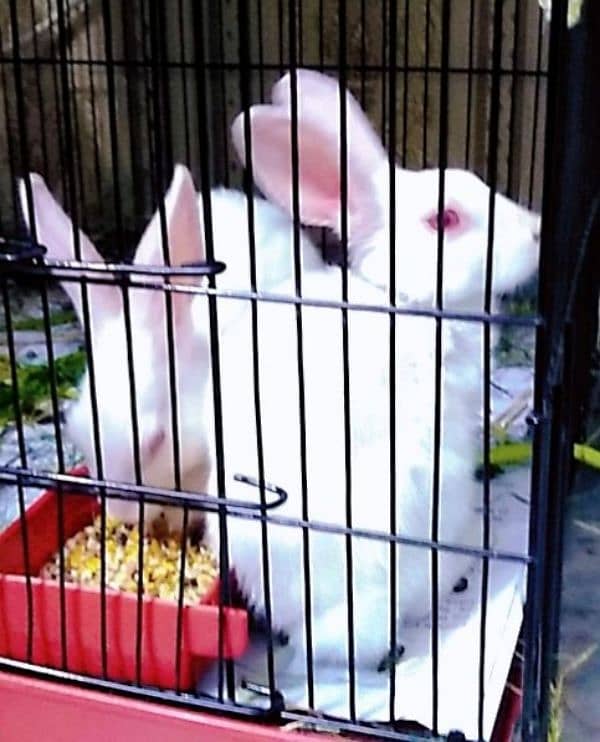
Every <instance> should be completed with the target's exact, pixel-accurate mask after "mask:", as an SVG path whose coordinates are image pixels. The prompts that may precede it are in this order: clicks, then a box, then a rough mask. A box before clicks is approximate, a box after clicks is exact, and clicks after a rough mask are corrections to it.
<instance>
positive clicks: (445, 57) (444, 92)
mask: <svg viewBox="0 0 600 742" xmlns="http://www.w3.org/2000/svg"><path fill="white" fill-rule="evenodd" d="M428 8H429V6H428ZM427 23H428V27H429V18H428V20H427ZM441 55H442V70H444V68H445V67H447V65H448V62H449V57H450V2H449V0H444V2H443V4H442V49H441ZM448 85H449V75H448V72H447V70H444V71H443V72H442V76H441V79H440V117H439V119H440V120H439V145H438V147H439V150H438V157H439V180H438V202H437V222H438V224H437V238H438V239H437V276H436V284H435V286H436V297H435V304H436V307H437V308H438V309H440V310H443V307H444V209H445V200H446V196H445V186H446V180H445V178H446V167H447V165H448ZM425 128H427V127H426V126H425ZM443 321H444V320H443V319H441V318H440V319H437V320H436V323H435V375H434V388H435V411H434V422H433V446H434V451H433V480H432V485H433V486H432V512H431V540H432V541H434V542H435V541H437V540H438V538H439V529H440V494H441V493H440V487H441V466H440V458H441V446H442V417H443V405H444V397H443V389H442V365H443V364H442V358H443V355H442V342H443V335H442V330H443V327H442V323H443ZM439 620H440V619H439V560H438V552H437V551H432V552H431V654H432V661H431V672H432V688H431V697H432V708H431V712H432V714H431V715H432V724H431V728H432V731H433V733H434V734H437V733H438V722H439V719H438V713H439Z"/></svg>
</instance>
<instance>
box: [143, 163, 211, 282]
mask: <svg viewBox="0 0 600 742" xmlns="http://www.w3.org/2000/svg"><path fill="white" fill-rule="evenodd" d="M165 220H166V231H167V239H168V243H169V244H168V255H169V262H170V264H171V265H181V264H182V263H191V262H196V261H201V260H203V259H204V257H205V255H204V239H203V230H202V223H201V220H200V212H199V209H198V201H197V194H196V190H195V188H194V183H193V180H192V176H191V174H190V172H189V171H188V169H187V168H186V167H184V166H183V165H176V166H175V171H174V173H173V179H172V180H171V184H170V186H169V190H168V191H167V194H166V196H165ZM134 262H135V263H136V264H137V265H164V262H165V261H164V246H163V230H162V227H161V218H160V212H159V211H158V210H157V211H156V213H155V214H154V216H153V217H152V220H151V221H150V223H149V224H148V226H147V228H146V231H145V232H144V234H143V236H142V239H141V240H140V244H139V246H138V248H137V251H136V254H135V260H134ZM178 281H179V282H182V281H185V279H183V278H178Z"/></svg>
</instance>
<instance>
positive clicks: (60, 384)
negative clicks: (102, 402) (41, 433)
mask: <svg viewBox="0 0 600 742" xmlns="http://www.w3.org/2000/svg"><path fill="white" fill-rule="evenodd" d="M85 365H86V355H85V352H84V351H82V350H78V351H75V352H74V353H70V354H69V355H66V356H62V357H61V358H57V359H56V360H55V363H54V376H55V382H56V391H57V394H58V397H59V398H60V399H71V398H73V397H74V396H75V395H76V390H77V384H78V383H79V380H80V379H81V377H82V375H83V372H84V370H85ZM16 375H17V389H18V400H19V406H20V410H21V415H22V416H23V418H24V419H25V420H30V421H36V420H41V419H43V418H45V417H47V416H48V415H51V414H52V412H53V410H52V401H51V400H52V398H51V389H52V378H51V374H50V369H49V367H48V366H47V365H39V366H25V365H23V364H17V369H16ZM14 419H15V395H14V390H13V379H12V375H11V370H10V359H9V358H8V357H7V356H0V426H5V425H7V424H8V423H9V422H12V421H13V420H14Z"/></svg>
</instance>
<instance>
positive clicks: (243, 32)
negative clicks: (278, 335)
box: [238, 0, 296, 703]
mask: <svg viewBox="0 0 600 742" xmlns="http://www.w3.org/2000/svg"><path fill="white" fill-rule="evenodd" d="M288 13H289V28H290V46H292V45H295V40H296V36H295V32H294V29H295V24H294V19H295V8H294V7H293V4H290V6H289V8H288ZM238 21H239V25H238V33H239V37H240V61H241V63H242V64H241V70H242V74H241V75H240V96H241V102H242V110H243V111H247V112H248V111H249V109H250V80H249V76H248V63H249V62H250V39H249V32H250V18H249V15H248V12H247V7H246V3H245V2H244V0H238ZM244 70H246V71H245V72H243V71H244ZM251 131H252V130H251V127H250V116H249V114H248V115H246V116H245V117H244V142H245V151H246V162H245V163H244V166H245V176H246V177H245V180H244V191H245V194H246V206H247V210H248V249H249V257H250V285H251V287H252V290H253V291H255V290H256V284H257V275H256V236H255V231H254V230H255V223H254V218H255V215H254V198H253V193H252V181H253V175H252V172H253V171H252V157H251V153H252V137H251ZM250 311H251V315H250V319H251V328H252V387H253V388H252V392H253V395H254V424H255V428H256V463H257V469H258V482H259V493H260V502H261V505H262V506H263V507H264V506H265V504H266V493H265V488H264V481H265V461H264V444H263V432H262V417H261V402H260V399H261V396H260V356H259V347H258V337H259V333H258V305H257V302H256V301H252V302H251V303H250ZM261 561H262V580H263V597H264V609H265V619H266V623H267V637H266V640H267V673H268V682H269V693H270V695H271V702H272V703H274V699H275V691H276V688H275V662H274V656H273V628H272V627H273V612H272V607H271V574H270V572H271V570H270V559H269V540H268V530H267V524H266V523H265V522H263V523H261Z"/></svg>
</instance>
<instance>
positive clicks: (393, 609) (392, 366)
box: [388, 0, 406, 722]
mask: <svg viewBox="0 0 600 742" xmlns="http://www.w3.org/2000/svg"><path fill="white" fill-rule="evenodd" d="M397 37H398V4H397V2H396V1H395V0H390V36H389V53H388V61H389V64H390V72H389V100H390V126H389V154H388V174H389V180H390V200H389V210H390V213H389V224H390V241H389V246H388V249H389V255H390V277H389V281H390V289H389V299H388V300H389V302H390V304H391V305H392V306H394V305H395V303H396V156H395V155H396V120H397V113H396V101H397V98H396V95H397V78H396V71H395V65H396V55H397V51H398V50H397ZM403 113H404V117H405V119H406V109H404V112H403ZM405 144H406V143H404V146H405ZM389 319H390V349H389V370H388V373H389V384H390V403H389V404H390V445H389V467H390V469H389V472H390V516H389V517H390V520H389V522H390V534H391V535H395V534H396V527H397V494H398V493H397V488H396V315H394V314H390V318H389ZM397 552H398V550H397V547H396V544H395V542H394V541H390V555H389V559H390V657H396V654H397V646H398V637H397V631H398V628H397V624H398V620H397V600H398V599H397V584H396V583H397V570H396V567H397ZM389 717H390V722H393V721H394V720H395V718H396V663H394V662H391V663H390V701H389Z"/></svg>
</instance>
